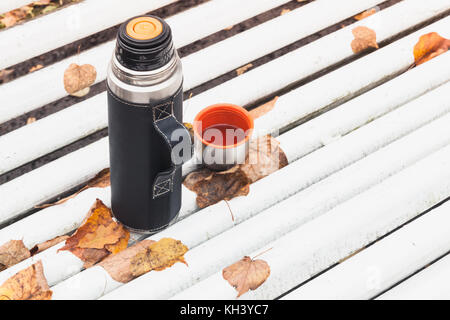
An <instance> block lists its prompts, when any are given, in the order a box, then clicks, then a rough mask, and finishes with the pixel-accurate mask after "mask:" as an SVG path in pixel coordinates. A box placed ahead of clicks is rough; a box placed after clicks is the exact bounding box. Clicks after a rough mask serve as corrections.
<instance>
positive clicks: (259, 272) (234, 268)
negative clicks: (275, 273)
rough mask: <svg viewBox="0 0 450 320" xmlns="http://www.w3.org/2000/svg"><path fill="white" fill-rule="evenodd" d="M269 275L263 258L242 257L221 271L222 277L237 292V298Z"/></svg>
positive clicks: (254, 287)
mask: <svg viewBox="0 0 450 320" xmlns="http://www.w3.org/2000/svg"><path fill="white" fill-rule="evenodd" d="M269 275H270V267H269V265H268V264H267V262H265V261H264V260H260V259H259V260H253V259H251V258H250V257H247V256H246V257H244V258H242V259H241V260H240V261H238V262H236V263H234V264H232V265H231V266H228V267H226V268H225V269H223V271H222V276H223V278H224V279H225V280H226V281H228V283H229V284H230V285H231V286H233V287H234V288H235V289H236V291H237V292H238V295H237V297H238V298H239V297H240V296H241V295H243V294H244V293H246V292H248V291H249V290H256V289H258V287H259V286H260V285H262V284H263V283H264V282H265V281H266V280H267V278H268V277H269Z"/></svg>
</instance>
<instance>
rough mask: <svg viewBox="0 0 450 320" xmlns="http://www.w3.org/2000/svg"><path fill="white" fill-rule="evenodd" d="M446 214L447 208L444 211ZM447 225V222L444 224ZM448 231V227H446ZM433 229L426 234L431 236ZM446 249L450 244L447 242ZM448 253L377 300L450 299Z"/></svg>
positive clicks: (449, 260)
mask: <svg viewBox="0 0 450 320" xmlns="http://www.w3.org/2000/svg"><path fill="white" fill-rule="evenodd" d="M446 214H447V215H448V210H447V212H446ZM446 226H448V224H446ZM447 233H448V228H447ZM433 235H434V230H433V231H432V232H431V233H429V234H428V236H430V237H431V236H433ZM447 249H450V246H449V245H448V244H447ZM449 270H450V255H447V256H445V257H443V258H442V259H441V260H439V261H437V262H435V263H433V264H432V265H431V266H429V267H427V268H426V269H424V270H422V271H421V272H419V273H418V274H416V275H414V276H413V277H411V278H409V279H407V280H406V281H405V282H402V283H400V284H399V285H398V286H397V287H394V288H393V289H391V290H389V291H388V292H386V293H385V294H383V295H381V296H380V297H378V298H377V299H378V300H448V299H450V289H449V286H448V284H449V282H450V272H449Z"/></svg>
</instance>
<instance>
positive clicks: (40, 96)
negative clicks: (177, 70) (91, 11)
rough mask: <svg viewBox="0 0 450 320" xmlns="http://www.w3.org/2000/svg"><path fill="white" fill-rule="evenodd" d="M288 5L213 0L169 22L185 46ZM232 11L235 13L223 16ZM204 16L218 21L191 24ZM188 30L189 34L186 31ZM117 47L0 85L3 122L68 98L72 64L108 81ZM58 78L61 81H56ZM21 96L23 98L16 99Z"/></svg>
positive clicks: (100, 48)
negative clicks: (88, 67) (66, 87)
mask: <svg viewBox="0 0 450 320" xmlns="http://www.w3.org/2000/svg"><path fill="white" fill-rule="evenodd" d="M286 2H288V0H275V1H272V0H262V1H257V0H250V1H245V2H244V3H242V2H241V1H239V0H211V1H209V2H206V3H204V4H202V5H200V6H198V7H195V8H192V9H188V10H186V11H184V12H181V13H179V14H177V15H174V16H172V17H169V18H167V19H166V20H167V22H168V23H169V24H170V25H171V27H172V31H173V33H174V44H175V46H176V47H182V46H185V45H187V44H189V43H191V42H193V41H196V40H199V39H201V38H202V37H204V36H206V35H209V34H212V33H214V32H217V31H219V30H221V29H223V28H225V27H227V26H229V25H232V24H234V23H237V22H240V21H242V20H245V19H247V18H250V17H251V16H253V15H255V14H259V13H261V12H264V11H266V10H269V9H272V8H273V7H276V6H277V5H282V4H283V3H286ZM230 11H232V12H233V14H223V13H224V12H230ZM205 16H214V17H215V19H208V20H207V21H203V23H202V24H193V23H192V21H201V20H202V17H205ZM187 29H189V30H190V32H185V30H187ZM114 46H115V40H113V41H108V42H106V43H104V44H102V45H99V46H97V47H95V48H92V49H89V50H86V51H83V52H81V53H80V54H78V55H76V56H73V57H69V58H66V59H64V60H62V61H60V62H57V63H55V64H53V65H51V66H48V67H46V68H43V69H41V70H38V71H36V72H33V73H31V74H28V75H25V76H23V77H21V78H18V79H16V80H14V81H11V82H8V83H6V84H4V85H2V86H0V96H2V97H3V99H4V101H7V103H5V104H4V105H3V107H2V106H0V123H2V122H5V121H7V120H9V119H12V118H14V117H16V116H19V115H21V114H24V113H26V112H28V111H31V110H34V109H36V108H38V107H40V106H43V105H45V104H47V103H49V102H51V101H54V100H57V99H60V98H62V97H64V96H66V95H67V93H66V91H65V90H64V86H63V81H62V75H63V74H64V71H65V69H66V68H67V67H68V66H69V64H70V63H77V64H80V65H82V64H86V63H88V64H91V65H93V66H94V67H95V68H96V70H97V79H96V82H100V81H103V80H105V78H106V69H107V64H108V63H109V59H105V57H110V56H111V55H112V52H113V50H114ZM55 79H60V80H61V81H55ZM43 83H52V84H53V85H51V86H50V85H46V86H43V85H42V84H43ZM18 96H20V97H21V99H17V97H18Z"/></svg>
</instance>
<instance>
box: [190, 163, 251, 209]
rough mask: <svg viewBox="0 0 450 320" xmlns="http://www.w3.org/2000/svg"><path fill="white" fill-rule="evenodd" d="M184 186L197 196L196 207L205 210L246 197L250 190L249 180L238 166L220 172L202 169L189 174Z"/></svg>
mask: <svg viewBox="0 0 450 320" xmlns="http://www.w3.org/2000/svg"><path fill="white" fill-rule="evenodd" d="M184 185H185V186H186V187H187V188H188V189H190V190H191V191H193V192H195V193H196V194H197V205H198V206H199V207H200V208H206V207H208V206H210V205H213V204H215V203H217V202H219V201H221V200H231V199H233V198H235V197H238V196H246V195H247V194H248V192H249V190H250V189H249V185H250V179H249V178H248V177H247V176H246V175H245V173H244V172H243V171H242V170H241V167H240V166H234V167H233V168H231V169H229V170H226V171H220V172H215V171H211V170H209V169H206V168H203V169H200V170H199V171H196V172H193V173H191V174H189V175H188V176H187V177H186V179H185V182H184Z"/></svg>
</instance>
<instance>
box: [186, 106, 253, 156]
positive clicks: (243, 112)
mask: <svg viewBox="0 0 450 320" xmlns="http://www.w3.org/2000/svg"><path fill="white" fill-rule="evenodd" d="M217 109H226V110H229V111H233V112H236V113H239V114H241V115H243V116H244V117H245V118H246V120H247V123H248V125H249V129H248V134H247V135H246V136H245V138H244V139H243V140H241V141H239V142H238V143H236V144H230V145H225V146H224V145H217V144H214V143H210V142H207V141H206V140H204V139H203V137H202V133H199V132H198V130H197V126H196V125H195V123H197V122H199V121H201V119H202V118H203V117H204V116H205V115H206V114H207V113H209V112H211V111H212V110H217ZM193 129H194V135H195V136H196V137H197V139H199V140H200V141H201V142H202V143H203V144H204V145H206V146H210V147H213V148H216V149H232V148H236V147H238V146H240V145H242V144H244V143H246V142H247V141H248V140H250V137H251V135H252V134H253V129H254V121H253V117H252V116H251V115H250V113H249V112H248V111H247V110H246V109H244V108H242V107H240V106H237V105H235V104H231V103H217V104H213V105H211V106H209V107H206V108H204V109H202V110H201V111H200V112H199V113H198V114H197V115H196V116H195V119H194V124H193Z"/></svg>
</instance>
